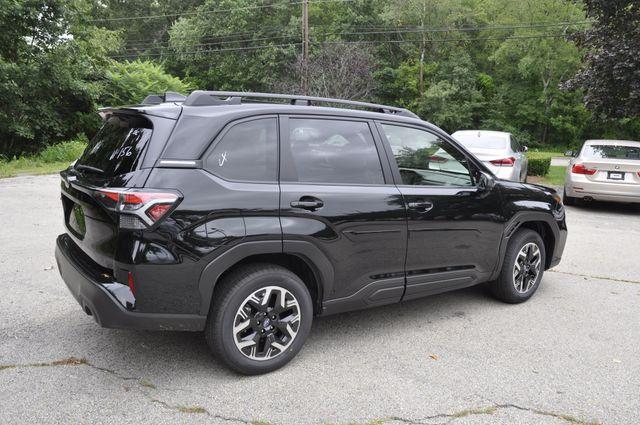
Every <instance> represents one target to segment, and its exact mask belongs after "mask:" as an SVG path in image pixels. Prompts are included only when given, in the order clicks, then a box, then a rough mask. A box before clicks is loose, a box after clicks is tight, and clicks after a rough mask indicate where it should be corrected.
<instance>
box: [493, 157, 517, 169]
mask: <svg viewBox="0 0 640 425" xmlns="http://www.w3.org/2000/svg"><path fill="white" fill-rule="evenodd" d="M489 162H490V163H492V164H493V165H495V166H496V167H513V164H515V163H516V159H515V158H514V157H509V158H502V159H494V160H493V161H489Z"/></svg>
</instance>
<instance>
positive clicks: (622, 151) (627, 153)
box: [582, 145, 640, 160]
mask: <svg viewBox="0 0 640 425" xmlns="http://www.w3.org/2000/svg"><path fill="white" fill-rule="evenodd" d="M582 156H583V157H585V158H596V159H601V158H604V159H635V160H640V147H636V146H616V145H585V147H584V149H583V151H582Z"/></svg>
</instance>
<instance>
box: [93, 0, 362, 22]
mask: <svg viewBox="0 0 640 425" xmlns="http://www.w3.org/2000/svg"><path fill="white" fill-rule="evenodd" d="M352 1H354V0H314V1H311V2H310V3H314V4H315V3H334V2H339V3H349V2H352ZM298 4H303V1H293V2H290V3H286V4H261V5H254V6H243V7H234V8H228V9H215V10H207V11H197V12H183V13H168V14H164V15H140V16H122V17H118V18H98V19H91V20H89V22H116V21H133V20H137V19H159V18H172V17H180V16H189V15H201V14H205V15H207V14H211V13H224V12H236V11H240V10H256V9H267V8H270V7H274V8H275V7H284V6H295V5H298Z"/></svg>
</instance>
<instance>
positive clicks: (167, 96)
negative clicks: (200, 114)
mask: <svg viewBox="0 0 640 425" xmlns="http://www.w3.org/2000/svg"><path fill="white" fill-rule="evenodd" d="M186 98H187V96H185V95H183V94H180V93H176V92H172V91H168V92H165V93H164V94H150V95H149V96H147V97H145V98H144V100H143V101H142V103H141V104H139V105H128V106H119V107H105V108H100V109H98V115H100V118H102V119H103V120H105V119H107V118H108V117H109V115H111V114H113V113H116V112H117V113H124V114H127V113H129V114H133V113H138V114H146V115H152V116H156V117H161V118H169V119H172V120H176V119H178V117H179V116H180V111H181V108H178V107H177V106H178V105H176V103H182V102H184V101H185V99H186ZM165 103H169V105H164V106H162V105H163V104H165Z"/></svg>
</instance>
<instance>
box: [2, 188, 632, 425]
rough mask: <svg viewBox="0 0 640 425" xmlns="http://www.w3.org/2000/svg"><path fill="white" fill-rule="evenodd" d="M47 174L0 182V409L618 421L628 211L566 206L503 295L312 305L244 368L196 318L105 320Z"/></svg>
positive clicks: (626, 418) (62, 418)
mask: <svg viewBox="0 0 640 425" xmlns="http://www.w3.org/2000/svg"><path fill="white" fill-rule="evenodd" d="M59 204H60V201H59V178H58V177H57V176H39V177H30V176H25V177H17V178H11V179H3V180H0V225H1V226H2V230H1V231H0V252H1V254H2V255H0V285H1V288H2V292H1V295H0V388H1V390H0V423H7V424H9V423H11V424H15V423H229V424H233V423H247V424H250V423H254V424H327V423H330V424H371V425H373V424H432V423H434V424H436V423H437V424H440V423H452V424H481V423H482V424H484V423H505V424H513V423H531V424H541V423H542V424H547V423H548V424H556V423H557V424H567V423H573V424H582V423H589V424H590V423H602V424H631V423H637V421H638V419H637V418H638V415H639V414H640V348H639V347H640V260H639V258H640V209H638V208H634V207H629V206H617V205H610V204H604V205H603V204H597V205H590V206H579V207H572V208H569V209H568V212H567V218H568V226H569V240H568V242H567V247H566V250H565V255H564V258H563V261H562V263H561V264H560V265H559V266H558V267H557V268H556V269H554V270H552V271H550V272H548V273H547V274H545V277H544V279H543V282H542V286H541V287H540V290H539V291H538V293H537V294H536V295H535V296H534V298H532V299H531V300H530V301H529V302H527V303H525V304H522V305H516V306H514V305H506V304H502V303H499V302H497V301H494V300H493V299H491V298H489V297H488V296H486V295H485V293H484V292H483V290H482V289H481V288H470V289H467V290H462V291H457V292H453V293H449V294H443V295H439V296H434V297H431V298H426V299H422V300H417V301H412V302H407V303H403V304H400V305H392V306H387V307H383V308H377V309H372V310H366V311H360V312H355V313H349V314H343V315H337V316H330V317H326V318H319V319H317V320H316V321H315V323H314V325H313V329H312V333H311V335H310V337H309V340H308V341H307V344H306V346H305V347H304V349H303V350H302V352H301V353H300V354H299V355H298V356H297V357H296V358H295V359H294V360H293V361H292V363H290V364H289V365H288V366H287V367H285V368H283V369H281V370H279V371H276V372H274V373H271V374H269V375H265V376H258V377H241V376H238V375H235V374H233V373H231V372H229V371H228V370H227V369H225V368H223V367H222V366H221V365H219V364H217V363H216V362H215V360H213V359H212V358H211V356H210V355H209V351H208V348H207V346H206V344H205V342H204V338H203V336H202V335H201V334H199V333H178V332H170V333H160V332H137V331H125V330H112V329H102V328H100V327H98V326H97V325H96V324H95V323H94V321H93V319H92V318H91V317H89V316H86V315H85V314H84V313H83V312H82V310H81V309H80V307H79V305H78V304H77V303H76V301H75V300H74V299H73V298H72V296H71V295H70V293H69V292H68V290H67V288H66V287H65V285H64V283H63V282H62V280H61V278H60V276H59V274H58V271H57V269H56V265H55V259H54V255H53V252H54V244H55V237H56V235H58V234H59V233H61V232H62V231H63V224H62V209H61V207H60V205H59Z"/></svg>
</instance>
